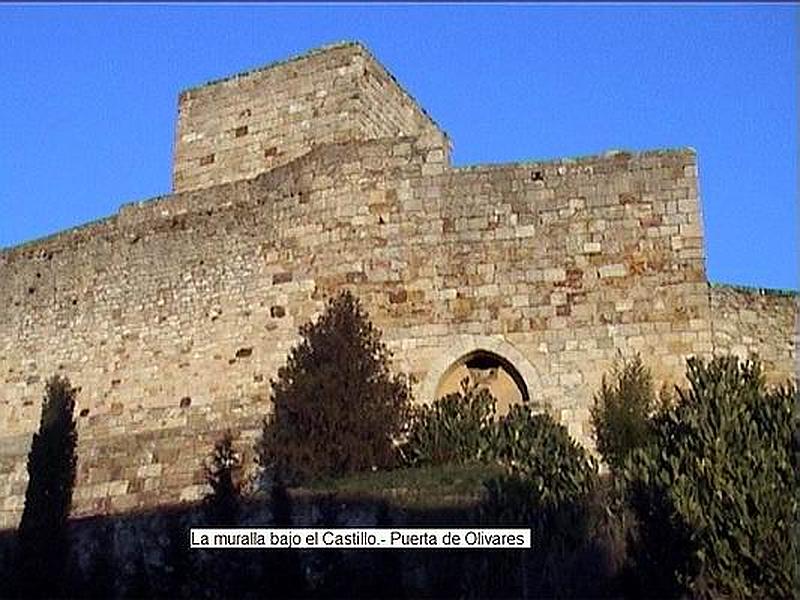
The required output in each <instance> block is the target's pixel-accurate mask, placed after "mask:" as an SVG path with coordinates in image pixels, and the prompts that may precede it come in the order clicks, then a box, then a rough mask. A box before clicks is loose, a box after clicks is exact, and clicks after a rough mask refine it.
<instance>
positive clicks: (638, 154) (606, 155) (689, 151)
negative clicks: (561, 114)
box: [453, 146, 697, 172]
mask: <svg viewBox="0 0 800 600" xmlns="http://www.w3.org/2000/svg"><path fill="white" fill-rule="evenodd" d="M658 156H687V157H691V158H692V159H696V157H697V151H696V150H695V149H694V148H692V147H691V146H685V147H682V148H659V149H655V150H640V151H633V150H631V151H628V150H609V151H607V152H602V153H599V154H586V155H581V156H572V157H553V158H542V159H532V160H524V161H515V162H504V163H479V164H476V165H464V166H457V167H453V170H454V171H459V172H470V171H495V170H503V169H509V168H515V167H517V168H530V167H535V166H540V165H541V166H553V165H564V166H569V165H581V164H595V163H607V162H613V161H615V160H616V161H621V160H630V159H641V158H652V157H658Z"/></svg>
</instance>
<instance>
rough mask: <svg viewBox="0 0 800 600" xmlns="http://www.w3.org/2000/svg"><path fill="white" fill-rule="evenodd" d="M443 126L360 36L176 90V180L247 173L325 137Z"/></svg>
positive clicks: (181, 187) (202, 183) (180, 184)
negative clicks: (376, 56)
mask: <svg viewBox="0 0 800 600" xmlns="http://www.w3.org/2000/svg"><path fill="white" fill-rule="evenodd" d="M402 135H414V136H420V137H422V138H423V139H425V140H426V142H428V143H430V144H431V145H438V146H443V145H444V146H446V143H445V140H446V136H445V134H444V133H442V132H441V131H440V130H439V128H438V127H437V126H436V124H435V123H434V122H433V121H432V120H431V118H430V117H429V116H428V115H427V114H426V113H425V112H424V111H422V110H421V109H420V108H419V107H418V106H417V104H416V103H415V102H414V101H413V99H412V98H411V97H410V96H409V95H408V94H407V93H406V92H405V91H404V90H403V89H402V88H401V87H400V86H399V85H398V84H397V82H396V81H395V80H394V78H393V77H392V76H391V75H390V74H389V73H387V72H386V70H385V69H384V68H383V67H382V66H381V65H380V64H378V63H377V62H376V61H375V60H374V58H372V56H371V55H370V54H369V52H368V51H367V50H366V49H365V48H364V47H363V46H361V45H360V44H354V43H344V44H337V45H334V46H329V47H325V48H322V49H320V50H318V51H315V52H311V53H309V54H305V55H303V56H299V57H296V58H294V59H291V60H288V61H285V62H281V63H277V64H275V65H270V66H268V67H265V68H262V69H257V70H254V71H251V72H248V73H243V74H241V75H236V76H233V77H230V78H227V79H224V80H221V81H218V82H215V83H211V84H208V85H205V86H202V87H198V88H193V89H190V90H187V91H185V92H183V93H182V94H181V95H180V97H179V101H178V127H177V130H176V137H175V160H174V169H173V189H174V190H175V191H178V192H180V191H185V190H190V189H196V188H201V187H209V186H212V185H216V184H220V183H226V182H229V181H236V180H239V179H246V178H249V177H253V176H255V175H257V174H259V173H262V172H264V171H265V170H268V169H271V168H274V167H276V166H280V165H284V164H287V163H289V162H291V161H292V160H294V159H296V158H298V157H299V156H302V155H303V154H306V153H307V152H309V151H310V150H311V149H313V148H314V147H316V146H318V145H321V144H327V143H331V142H346V141H352V140H366V139H378V138H383V137H395V136H402Z"/></svg>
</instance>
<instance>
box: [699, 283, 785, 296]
mask: <svg viewBox="0 0 800 600" xmlns="http://www.w3.org/2000/svg"><path fill="white" fill-rule="evenodd" d="M708 285H709V287H710V288H711V289H712V290H713V291H730V292H737V293H740V294H750V295H753V296H777V297H784V298H800V290H789V289H780V288H763V287H755V286H749V285H739V284H734V283H717V282H714V283H709V284H708Z"/></svg>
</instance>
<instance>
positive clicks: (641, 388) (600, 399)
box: [591, 354, 657, 472]
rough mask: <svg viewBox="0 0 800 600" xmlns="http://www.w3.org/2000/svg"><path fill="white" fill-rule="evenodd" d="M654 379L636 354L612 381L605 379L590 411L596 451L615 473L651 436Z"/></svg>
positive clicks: (612, 376)
mask: <svg viewBox="0 0 800 600" xmlns="http://www.w3.org/2000/svg"><path fill="white" fill-rule="evenodd" d="M656 408H657V406H656V397H655V394H654V393H653V378H652V376H651V374H650V371H649V369H647V367H645V366H644V365H643V364H642V359H641V357H640V356H639V355H638V354H637V355H636V356H635V357H634V358H632V359H630V360H626V361H622V364H621V365H620V364H616V365H614V369H613V371H612V373H611V378H610V381H609V380H608V378H607V377H606V376H605V375H604V376H603V382H602V384H601V387H600V392H599V393H598V394H597V395H595V397H594V407H593V408H592V411H591V419H592V427H593V428H594V433H595V438H596V440H597V450H598V451H599V452H600V454H601V455H602V456H603V458H604V459H605V461H606V463H608V465H609V467H611V469H612V471H614V472H616V471H618V470H619V469H621V468H622V465H623V464H624V463H625V459H626V458H627V457H628V456H629V455H630V453H631V452H632V451H633V450H635V449H636V448H641V447H642V446H644V445H645V444H646V443H647V442H648V440H649V439H650V437H651V435H652V429H651V426H650V420H649V419H650V416H651V415H652V414H653V413H654V412H655V410H656Z"/></svg>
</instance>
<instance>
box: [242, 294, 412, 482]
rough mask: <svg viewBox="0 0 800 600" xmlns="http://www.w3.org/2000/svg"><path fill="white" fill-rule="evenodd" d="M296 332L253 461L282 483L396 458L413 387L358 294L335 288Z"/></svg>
mask: <svg viewBox="0 0 800 600" xmlns="http://www.w3.org/2000/svg"><path fill="white" fill-rule="evenodd" d="M300 337H301V339H300V342H299V343H298V344H297V345H296V346H295V347H294V348H293V349H292V350H291V352H290V353H289V356H288V359H287V362H286V365H285V366H284V367H281V368H280V369H279V370H278V376H277V379H275V380H273V381H271V384H272V401H273V405H274V411H273V414H272V415H271V416H270V417H268V418H267V419H265V421H264V425H263V430H262V437H261V440H260V442H259V443H258V445H257V448H256V451H257V454H258V462H259V463H260V464H261V466H262V467H263V468H265V469H275V470H278V471H280V472H281V473H282V475H283V477H284V480H285V481H286V482H287V483H297V482H298V481H302V480H305V479H308V478H313V477H318V476H338V475H342V474H345V473H348V472H354V471H360V470H365V469H370V468H373V467H379V468H381V467H390V466H392V465H394V464H395V462H396V459H397V452H396V446H395V440H396V439H397V438H398V437H399V436H400V435H401V434H402V432H403V430H404V427H405V424H406V422H407V418H408V411H409V406H410V396H411V394H410V387H409V384H408V382H407V380H406V379H405V378H404V377H403V376H400V375H393V374H391V373H390V371H389V360H390V353H389V351H388V350H387V348H386V346H385V345H384V344H383V343H382V342H381V336H380V332H379V331H378V330H377V329H376V328H375V327H374V326H373V325H372V323H371V322H370V321H369V318H368V316H367V315H366V313H365V312H364V311H363V309H362V308H361V305H360V303H359V301H358V300H357V299H356V298H355V297H354V296H353V295H352V294H351V293H350V292H343V293H341V294H339V295H338V296H336V297H335V298H333V299H331V300H330V301H329V302H328V305H327V307H326V309H325V311H324V312H323V314H322V315H321V316H320V317H319V319H317V321H316V322H313V323H307V324H305V325H303V326H301V327H300Z"/></svg>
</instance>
